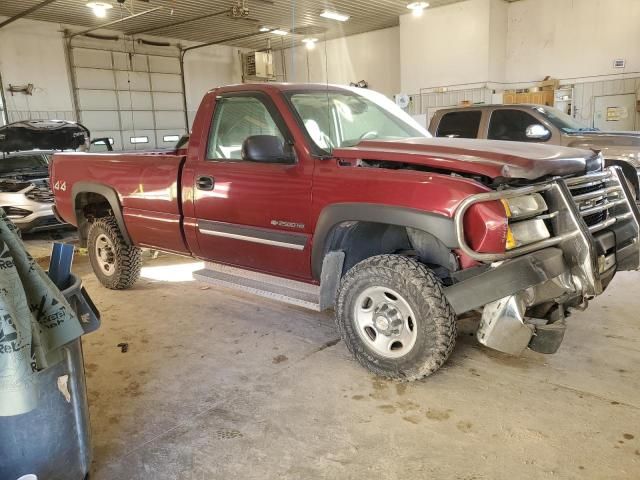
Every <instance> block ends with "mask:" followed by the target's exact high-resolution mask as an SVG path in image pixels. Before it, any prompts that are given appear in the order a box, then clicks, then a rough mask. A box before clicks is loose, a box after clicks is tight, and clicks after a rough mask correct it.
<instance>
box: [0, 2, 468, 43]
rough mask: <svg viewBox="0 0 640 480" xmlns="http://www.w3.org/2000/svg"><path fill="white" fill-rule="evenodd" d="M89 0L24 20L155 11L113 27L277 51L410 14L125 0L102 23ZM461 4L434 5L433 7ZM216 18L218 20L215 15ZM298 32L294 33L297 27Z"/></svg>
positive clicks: (398, 5) (3, 9)
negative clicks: (234, 10) (239, 11)
mask: <svg viewBox="0 0 640 480" xmlns="http://www.w3.org/2000/svg"><path fill="white" fill-rule="evenodd" d="M87 1H88V0H55V1H53V2H52V3H49V4H48V5H46V6H44V7H42V8H40V9H38V10H36V11H34V12H33V13H31V14H29V15H27V17H26V18H31V19H34V20H43V21H48V22H56V23H62V24H70V25H78V26H82V27H87V28H89V27H97V26H99V25H102V24H104V23H106V22H110V21H113V20H117V19H119V18H123V17H126V16H129V15H131V12H130V10H133V12H134V13H139V12H143V11H146V10H150V9H153V8H156V7H163V8H162V9H160V10H157V11H154V12H151V13H148V14H145V15H140V16H138V17H136V18H132V19H129V20H125V21H123V22H120V23H117V24H115V25H113V26H111V27H110V28H111V29H113V30H119V31H122V32H124V33H126V34H129V35H131V34H140V35H142V34H144V35H155V36H162V37H171V38H176V39H180V40H188V41H194V42H216V41H220V42H221V43H225V44H228V45H234V46H238V47H246V48H264V47H265V46H266V42H267V39H269V38H271V39H272V43H273V47H274V48H278V47H281V46H291V45H292V44H293V43H296V44H297V43H299V42H300V40H301V39H302V38H304V36H313V37H317V38H320V39H323V38H324V37H323V35H326V38H336V37H340V36H344V35H353V34H356V33H362V32H367V31H371V30H377V29H380V28H386V27H391V26H395V25H398V16H399V15H403V14H406V13H408V10H407V8H406V5H407V3H408V1H409V0H335V1H332V2H327V1H314V0H247V5H248V7H249V10H250V13H249V17H248V18H244V19H233V18H231V16H230V15H229V12H230V10H231V7H232V6H234V5H236V4H237V1H236V0H205V1H202V0H150V1H142V0H138V1H135V2H133V3H132V0H126V5H127V7H128V9H129V10H127V9H126V8H123V7H122V6H121V5H120V4H118V3H117V1H116V0H109V1H110V3H112V4H113V9H111V10H109V12H108V14H107V18H104V19H99V18H97V17H95V16H94V15H93V13H92V11H91V10H90V9H89V8H88V7H87V6H86V3H87ZM458 1H461V0H430V2H429V3H430V4H431V7H430V8H435V7H439V6H442V5H447V4H451V3H456V2H458ZM42 2H43V0H1V1H0V15H3V16H14V15H18V14H20V13H21V12H24V11H25V10H27V9H29V8H31V7H33V6H36V5H38V4H40V3H42ZM325 8H326V9H329V10H333V11H337V12H340V13H345V14H348V15H350V16H351V19H350V20H349V21H347V22H345V23H342V22H337V21H334V20H326V19H324V18H322V17H320V16H319V13H320V12H321V11H322V10H324V9H325ZM214 13H218V14H217V15H212V14H214ZM263 25H264V26H268V27H272V28H281V29H284V30H287V31H294V32H296V34H295V35H287V36H284V37H280V36H277V35H274V34H270V33H263V34H257V35H255V36H250V37H248V38H242V39H236V40H229V39H233V38H235V37H240V36H244V35H250V34H252V33H257V32H258V29H259V28H260V27H261V26H263ZM294 27H295V28H294Z"/></svg>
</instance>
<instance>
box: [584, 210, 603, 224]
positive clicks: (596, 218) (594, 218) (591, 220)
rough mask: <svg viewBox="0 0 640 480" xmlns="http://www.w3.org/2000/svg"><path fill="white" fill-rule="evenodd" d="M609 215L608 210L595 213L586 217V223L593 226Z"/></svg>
mask: <svg viewBox="0 0 640 480" xmlns="http://www.w3.org/2000/svg"><path fill="white" fill-rule="evenodd" d="M608 216H609V215H608V212H599V213H593V214H591V215H587V216H586V217H584V223H586V224H587V226H589V227H591V226H593V225H597V224H598V223H600V222H604V221H605V220H606V219H607V217H608Z"/></svg>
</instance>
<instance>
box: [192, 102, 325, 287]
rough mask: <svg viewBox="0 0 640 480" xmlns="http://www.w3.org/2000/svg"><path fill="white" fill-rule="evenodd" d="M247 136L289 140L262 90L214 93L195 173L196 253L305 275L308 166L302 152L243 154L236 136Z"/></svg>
mask: <svg viewBox="0 0 640 480" xmlns="http://www.w3.org/2000/svg"><path fill="white" fill-rule="evenodd" d="M254 135H270V136H275V137H278V138H279V139H281V140H282V141H283V142H292V136H291V133H290V131H289V129H288V128H287V125H286V123H285V122H284V120H283V118H282V116H281V115H280V113H279V111H278V110H277V108H276V107H275V105H274V103H273V101H272V100H271V98H270V97H269V96H268V95H266V94H264V93H259V92H238V93H230V94H225V95H224V96H223V97H219V98H217V99H216V106H215V109H214V114H213V118H212V120H211V126H210V131H209V137H208V142H207V148H206V149H204V148H203V149H202V153H201V155H203V158H202V159H201V161H199V162H197V164H198V166H197V167H196V169H195V171H194V174H195V175H194V183H195V185H194V209H195V217H196V221H197V228H196V230H197V232H196V235H197V240H198V244H199V248H200V253H201V256H202V257H204V258H207V259H209V260H212V261H216V262H220V263H224V264H228V265H234V266H238V267H245V268H250V269H253V270H258V271H262V272H266V273H275V274H279V275H285V276H289V277H295V278H300V279H308V278H310V277H311V272H310V243H311V242H310V240H311V231H312V227H311V225H309V223H310V222H309V212H310V207H311V185H312V174H313V164H311V163H310V162H311V159H310V158H304V156H301V155H296V157H297V159H296V162H295V163H293V164H292V163H290V162H289V163H287V161H286V159H283V162H281V163H261V162H254V161H246V160H243V159H242V155H241V149H242V145H243V142H244V141H245V140H246V139H247V138H248V137H250V136H254ZM305 160H306V161H305Z"/></svg>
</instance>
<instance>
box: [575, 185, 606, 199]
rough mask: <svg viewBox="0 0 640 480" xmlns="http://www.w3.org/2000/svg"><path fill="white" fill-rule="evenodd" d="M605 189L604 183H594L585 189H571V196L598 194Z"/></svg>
mask: <svg viewBox="0 0 640 480" xmlns="http://www.w3.org/2000/svg"><path fill="white" fill-rule="evenodd" d="M604 187H605V183H604V182H594V183H592V184H590V185H586V186H584V187H575V188H572V189H571V194H572V195H573V196H574V197H576V196H578V195H584V194H585V193H591V192H597V191H598V190H602V189H603V188H604Z"/></svg>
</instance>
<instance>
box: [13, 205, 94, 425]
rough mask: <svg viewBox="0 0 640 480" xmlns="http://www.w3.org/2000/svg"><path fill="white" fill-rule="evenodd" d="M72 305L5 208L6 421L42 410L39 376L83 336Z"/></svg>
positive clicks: (48, 386)
mask: <svg viewBox="0 0 640 480" xmlns="http://www.w3.org/2000/svg"><path fill="white" fill-rule="evenodd" d="M83 333H84V332H83V329H82V326H81V325H80V322H79V321H78V318H77V317H76V315H75V313H74V312H73V310H72V309H71V306H70V305H69V303H68V302H67V301H66V300H65V298H64V296H63V295H62V294H61V293H60V291H59V290H58V288H57V287H56V286H55V285H54V284H53V282H52V281H51V280H50V279H49V277H48V276H47V274H46V273H45V272H44V271H43V270H42V269H41V268H40V267H39V266H38V264H37V263H36V262H35V261H34V260H33V259H32V258H31V256H30V255H29V254H28V253H27V252H26V251H25V249H24V246H23V244H22V241H21V240H20V238H18V235H17V233H16V227H15V226H14V225H13V224H12V223H11V221H10V220H9V219H8V218H7V217H6V215H5V214H4V212H3V211H2V210H1V209H0V416H11V415H19V414H22V413H26V412H29V411H31V410H33V409H35V408H36V407H37V402H38V388H41V387H46V388H56V386H55V385H54V386H51V385H47V386H41V385H39V384H38V372H39V371H41V370H43V369H45V368H47V367H49V366H51V365H53V364H55V363H56V362H58V361H61V359H62V354H61V351H60V347H62V346H63V345H65V344H67V343H69V342H70V341H72V340H75V339H76V338H78V337H80V336H81V335H82V334H83Z"/></svg>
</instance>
